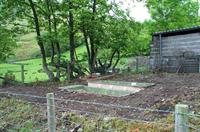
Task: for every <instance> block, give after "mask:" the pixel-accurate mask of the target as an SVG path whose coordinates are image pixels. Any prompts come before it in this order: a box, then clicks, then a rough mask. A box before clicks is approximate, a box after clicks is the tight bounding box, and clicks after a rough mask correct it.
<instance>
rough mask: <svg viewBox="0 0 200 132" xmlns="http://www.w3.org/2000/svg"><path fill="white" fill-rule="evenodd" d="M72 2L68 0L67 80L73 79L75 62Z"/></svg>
mask: <svg viewBox="0 0 200 132" xmlns="http://www.w3.org/2000/svg"><path fill="white" fill-rule="evenodd" d="M72 9H73V4H72V2H71V1H69V50H70V63H69V69H68V73H69V75H68V77H69V80H71V79H73V77H74V76H73V69H74V64H75V54H74V53H75V41H74V16H73V12H72Z"/></svg>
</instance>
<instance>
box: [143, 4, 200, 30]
mask: <svg viewBox="0 0 200 132" xmlns="http://www.w3.org/2000/svg"><path fill="white" fill-rule="evenodd" d="M146 6H147V7H148V9H149V12H150V14H151V17H152V20H153V22H152V25H151V28H153V31H160V30H163V31H165V30H169V29H176V28H185V27H190V26H194V25H197V24H198V20H199V16H198V10H199V2H198V1H196V0H147V1H146Z"/></svg>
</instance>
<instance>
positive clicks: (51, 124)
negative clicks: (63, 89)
mask: <svg viewBox="0 0 200 132" xmlns="http://www.w3.org/2000/svg"><path fill="white" fill-rule="evenodd" d="M47 116H48V132H56V116H55V102H54V94H53V93H47Z"/></svg>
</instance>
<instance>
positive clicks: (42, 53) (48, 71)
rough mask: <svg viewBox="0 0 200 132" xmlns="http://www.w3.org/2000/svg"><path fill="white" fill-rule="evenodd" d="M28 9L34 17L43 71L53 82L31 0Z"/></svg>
mask: <svg viewBox="0 0 200 132" xmlns="http://www.w3.org/2000/svg"><path fill="white" fill-rule="evenodd" d="M29 4H30V7H31V9H32V13H33V17H34V23H35V30H36V34H37V43H38V45H39V47H40V51H41V55H42V65H43V69H44V71H45V72H46V73H47V75H48V77H49V79H50V80H54V74H53V72H51V71H50V70H49V68H48V65H47V61H46V54H45V49H44V44H43V42H42V40H41V34H40V25H39V20H38V15H37V12H36V9H35V5H34V3H33V1H32V0H29Z"/></svg>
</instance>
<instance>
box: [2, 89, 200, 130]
mask: <svg viewBox="0 0 200 132" xmlns="http://www.w3.org/2000/svg"><path fill="white" fill-rule="evenodd" d="M48 95H52V96H48ZM2 97H6V98H8V97H10V98H14V99H21V100H26V103H27V104H30V105H33V106H36V107H38V108H41V109H42V111H43V112H39V114H38V116H39V117H40V118H42V119H43V120H44V122H42V127H40V129H38V130H37V131H38V132H39V131H47V130H48V131H49V132H55V131H56V132H69V131H70V132H76V131H84V132H87V131H88V132H93V131H94V132H104V131H105V132H106V131H109V132H118V131H119V132H121V131H130V132H137V131H140V130H141V131H161V132H162V131H175V132H189V131H197V132H200V115H198V114H194V113H191V112H189V110H188V106H187V105H182V104H177V105H176V107H175V111H171V110H160V109H151V108H140V107H133V106H129V105H120V104H105V103H98V102H89V101H79V100H71V99H62V98H54V95H53V94H52V93H49V94H47V97H45V96H35V95H29V94H19V93H10V92H0V99H1V98H2ZM69 103H70V105H69ZM77 104H78V105H77ZM81 105H82V106H84V107H86V108H88V109H86V110H85V109H82V108H83V107H82V106H81ZM73 106H80V108H76V109H75V107H73ZM91 106H95V108H97V109H99V111H100V112H99V111H97V110H96V109H94V108H93V107H91ZM8 107H9V106H8ZM103 107H106V108H107V109H108V110H112V109H115V110H116V109H118V110H126V111H132V112H133V113H134V114H137V111H139V112H141V113H146V112H153V114H154V115H155V114H156V115H163V114H164V115H165V117H171V120H170V121H167V120H166V119H167V118H165V120H162V119H158V118H155V119H154V120H148V119H145V118H144V117H143V118H133V117H131V116H129V117H124V116H123V114H116V115H114V116H113V115H110V114H107V112H105V111H101V109H103ZM0 108H1V107H0ZM7 109H9V108H7ZM136 110H137V111H136ZM6 111H7V110H6V109H4V110H0V115H4V114H5V112H6ZM22 112H26V111H22ZM33 112H34V111H33ZM124 114H126V113H124ZM128 114H129V113H128ZM148 114H152V113H148ZM144 116H145V114H144ZM13 118H15V117H13ZM192 123H193V124H192ZM52 124H53V125H52ZM52 126H55V128H54V127H52Z"/></svg>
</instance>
